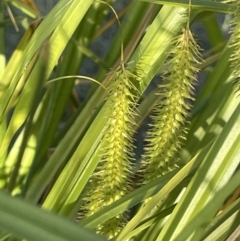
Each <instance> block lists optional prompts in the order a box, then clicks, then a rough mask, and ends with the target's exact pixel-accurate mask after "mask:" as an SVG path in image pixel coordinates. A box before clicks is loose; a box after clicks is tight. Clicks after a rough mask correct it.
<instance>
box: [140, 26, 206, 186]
mask: <svg viewBox="0 0 240 241" xmlns="http://www.w3.org/2000/svg"><path fill="white" fill-rule="evenodd" d="M200 61H201V57H200V53H199V47H198V45H197V43H196V42H195V40H194V38H193V36H192V33H191V31H190V30H189V29H184V30H183V33H182V34H181V35H180V36H179V37H178V38H177V40H176V45H175V46H174V47H173V51H172V56H171V59H170V60H169V66H170V68H169V72H168V73H167V74H166V76H165V77H164V80H163V82H162V84H160V85H159V86H158V87H159V95H160V96H161V98H160V99H159V101H158V102H157V104H156V106H155V108H154V111H153V115H152V122H153V124H151V125H150V130H149V131H148V132H147V138H146V141H147V146H146V147H145V152H144V155H143V165H142V168H141V171H142V172H143V184H146V183H148V182H150V181H153V180H155V179H156V178H158V177H160V176H162V175H164V174H165V173H167V172H169V171H170V170H171V169H172V168H173V166H174V165H175V164H176V163H174V161H173V157H174V155H175V154H176V151H177V150H178V149H179V147H180V143H181V138H184V136H185V132H186V127H185V124H186V122H187V117H188V113H189V109H190V108H191V104H190V101H189V100H192V99H193V90H194V82H195V81H196V73H197V72H198V69H197V67H196V64H199V63H200Z"/></svg>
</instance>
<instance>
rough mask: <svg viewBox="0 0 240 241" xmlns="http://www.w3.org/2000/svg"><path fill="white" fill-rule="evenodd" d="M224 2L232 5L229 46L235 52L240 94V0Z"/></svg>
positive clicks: (232, 62)
mask: <svg viewBox="0 0 240 241" xmlns="http://www.w3.org/2000/svg"><path fill="white" fill-rule="evenodd" d="M223 2H224V3H228V4H230V5H232V11H233V13H232V15H231V21H230V25H231V30H230V32H231V33H232V35H231V38H230V44H229V46H230V47H232V48H233V53H232V55H231V57H230V62H231V67H232V72H233V77H234V86H235V88H236V92H238V94H240V1H239V0H224V1H223Z"/></svg>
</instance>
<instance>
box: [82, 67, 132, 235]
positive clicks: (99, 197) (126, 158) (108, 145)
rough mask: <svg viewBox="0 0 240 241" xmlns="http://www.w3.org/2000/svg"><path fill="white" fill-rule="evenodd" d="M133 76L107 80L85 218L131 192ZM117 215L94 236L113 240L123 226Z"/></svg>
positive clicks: (121, 217)
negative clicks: (101, 129) (97, 156)
mask: <svg viewBox="0 0 240 241" xmlns="http://www.w3.org/2000/svg"><path fill="white" fill-rule="evenodd" d="M131 77H132V74H131V73H130V72H129V71H128V70H125V69H124V68H123V67H122V68H120V70H118V71H117V72H115V73H114V74H113V76H112V77H111V79H110V86H109V89H108V96H107V102H106V117H107V118H108V122H107V126H106V127H105V130H104V135H103V138H102V140H101V143H100V145H101V150H102V152H101V161H100V164H99V167H98V171H97V172H96V173H95V174H94V176H93V182H94V183H93V189H92V190H91V191H90V192H89V195H88V197H87V205H86V210H87V216H90V215H92V214H93V213H95V212H97V211H99V210H100V209H102V208H103V207H105V206H108V205H109V204H111V203H113V202H114V201H116V200H118V199H120V198H121V197H123V196H124V195H125V194H126V193H127V192H128V191H129V189H130V184H129V175H130V174H131V170H132V166H133V165H132V163H131V159H132V155H133V154H132V148H133V145H132V134H133V116H134V112H135V108H136V107H135V105H136V97H135V95H134V94H132V92H133V90H135V87H134V85H133V84H132V83H131V81H130V78H131ZM124 219H125V217H124V214H120V215H118V216H116V217H114V218H111V219H110V220H108V221H106V222H105V223H103V224H102V225H99V226H98V227H97V232H98V233H101V234H105V235H106V236H108V237H109V238H112V237H114V236H116V235H117V234H118V233H119V232H120V230H121V228H122V226H123V224H124Z"/></svg>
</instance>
